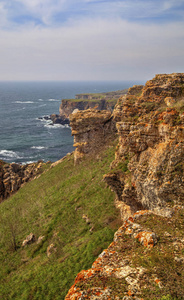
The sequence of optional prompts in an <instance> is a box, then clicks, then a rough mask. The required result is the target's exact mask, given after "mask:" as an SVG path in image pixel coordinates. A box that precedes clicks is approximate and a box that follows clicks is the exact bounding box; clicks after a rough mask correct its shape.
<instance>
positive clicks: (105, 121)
mask: <svg viewBox="0 0 184 300" xmlns="http://www.w3.org/2000/svg"><path fill="white" fill-rule="evenodd" d="M70 125H71V127H72V135H73V136H74V147H76V149H75V151H74V160H75V163H77V162H79V161H80V160H81V159H82V158H83V157H84V155H93V154H94V153H96V152H97V151H98V149H100V147H102V146H103V145H104V144H105V143H107V142H108V140H109V139H114V138H115V136H116V130H115V122H114V121H113V119H112V114H111V112H110V111H107V110H101V111H99V110H95V109H88V110H85V111H78V112H76V113H73V114H71V115H70Z"/></svg>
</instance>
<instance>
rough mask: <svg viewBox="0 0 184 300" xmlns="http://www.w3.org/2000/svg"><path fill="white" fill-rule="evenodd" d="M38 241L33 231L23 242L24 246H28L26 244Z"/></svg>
mask: <svg viewBox="0 0 184 300" xmlns="http://www.w3.org/2000/svg"><path fill="white" fill-rule="evenodd" d="M35 241H36V237H35V235H34V234H33V233H32V232H31V233H30V234H29V235H28V236H27V237H26V239H25V240H24V241H23V242H22V247H24V246H26V245H29V244H32V243H34V242H35Z"/></svg>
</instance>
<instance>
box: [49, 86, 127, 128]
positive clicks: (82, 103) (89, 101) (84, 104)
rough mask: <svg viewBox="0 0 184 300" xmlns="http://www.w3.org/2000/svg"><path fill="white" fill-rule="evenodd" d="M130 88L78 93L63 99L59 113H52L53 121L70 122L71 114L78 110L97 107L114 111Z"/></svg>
mask: <svg viewBox="0 0 184 300" xmlns="http://www.w3.org/2000/svg"><path fill="white" fill-rule="evenodd" d="M127 91H128V89H124V90H120V91H114V92H107V93H96V94H94V93H92V94H77V95H76V96H75V99H63V100H62V102H61V105H60V108H59V115H51V120H52V121H53V123H60V124H69V115H70V114H72V113H73V112H74V111H77V110H87V109H94V108H95V109H97V110H109V111H111V112H112V111H113V109H114V106H115V105H116V103H117V100H118V98H119V97H120V95H125V94H126V93H127Z"/></svg>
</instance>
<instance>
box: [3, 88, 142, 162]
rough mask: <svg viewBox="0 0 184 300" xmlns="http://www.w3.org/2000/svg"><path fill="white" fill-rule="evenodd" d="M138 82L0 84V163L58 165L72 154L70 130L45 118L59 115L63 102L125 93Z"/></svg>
mask: <svg viewBox="0 0 184 300" xmlns="http://www.w3.org/2000/svg"><path fill="white" fill-rule="evenodd" d="M133 84H136V83H135V82H0V159H2V160H4V161H6V162H9V163H10V162H16V163H23V164H25V163H30V162H35V161H38V160H40V159H42V160H43V161H49V160H50V161H53V162H54V161H56V160H59V159H60V158H62V157H63V156H65V155H66V154H67V153H68V152H71V151H73V137H72V136H71V129H70V127H69V126H68V127H67V126H62V125H59V124H57V125H52V124H51V123H50V121H46V120H45V121H43V119H39V118H42V117H43V116H47V115H50V114H52V113H56V114H58V113H59V106H60V103H61V99H68V98H74V97H75V95H76V94H79V93H99V92H108V91H116V90H120V89H124V88H127V87H130V86H132V85H133Z"/></svg>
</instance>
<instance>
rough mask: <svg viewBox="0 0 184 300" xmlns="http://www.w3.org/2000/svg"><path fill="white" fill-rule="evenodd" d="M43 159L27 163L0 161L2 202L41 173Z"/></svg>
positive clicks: (0, 195)
mask: <svg viewBox="0 0 184 300" xmlns="http://www.w3.org/2000/svg"><path fill="white" fill-rule="evenodd" d="M43 165H44V163H43V162H42V161H40V162H37V163H31V164H26V165H20V164H15V163H12V164H7V163H5V162H3V161H0V202H2V201H3V200H4V199H6V198H8V197H9V196H10V195H12V194H13V193H15V192H16V191H18V190H19V188H20V187H21V186H22V185H23V184H24V183H26V182H28V181H29V180H30V179H33V178H35V177H36V176H38V174H40V172H41V169H42V167H43Z"/></svg>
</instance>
